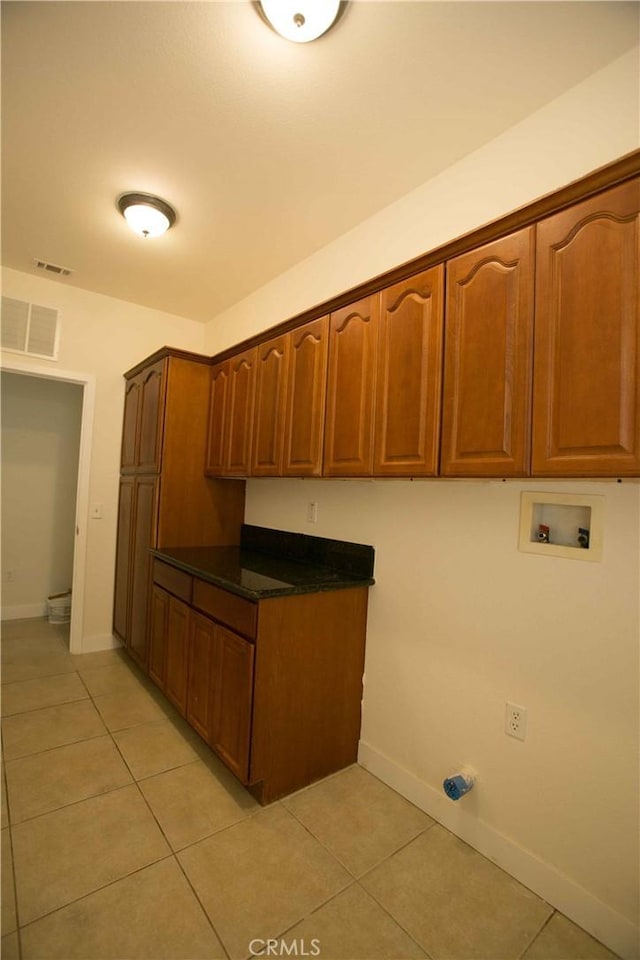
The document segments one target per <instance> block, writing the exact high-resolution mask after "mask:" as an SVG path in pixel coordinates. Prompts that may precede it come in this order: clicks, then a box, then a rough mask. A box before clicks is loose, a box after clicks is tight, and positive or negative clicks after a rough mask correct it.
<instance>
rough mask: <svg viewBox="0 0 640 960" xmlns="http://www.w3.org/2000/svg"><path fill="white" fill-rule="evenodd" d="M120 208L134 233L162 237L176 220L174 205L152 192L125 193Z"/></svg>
mask: <svg viewBox="0 0 640 960" xmlns="http://www.w3.org/2000/svg"><path fill="white" fill-rule="evenodd" d="M118 210H119V211H120V213H121V214H122V216H123V217H124V218H125V220H126V221H127V223H128V224H129V226H130V227H131V229H132V230H133V232H134V233H137V234H138V236H140V237H144V238H145V239H146V238H147V237H160V236H162V234H163V233H166V231H167V230H168V229H169V227H171V226H173V224H174V223H175V222H176V212H175V210H174V209H173V207H172V206H171V205H170V204H168V203H167V202H166V200H161V199H160V197H154V196H153V195H152V194H150V193H123V194H122V196H121V197H119V198H118Z"/></svg>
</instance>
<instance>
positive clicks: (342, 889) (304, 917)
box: [247, 877, 358, 960]
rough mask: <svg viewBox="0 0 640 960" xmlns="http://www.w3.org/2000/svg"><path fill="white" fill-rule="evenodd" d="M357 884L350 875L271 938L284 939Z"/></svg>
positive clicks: (248, 959) (249, 959) (249, 958)
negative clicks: (325, 896) (345, 880)
mask: <svg viewBox="0 0 640 960" xmlns="http://www.w3.org/2000/svg"><path fill="white" fill-rule="evenodd" d="M357 884H358V881H357V880H355V879H354V878H353V877H350V878H349V881H348V883H345V884H344V886H341V887H340V889H339V890H335V891H334V892H333V893H332V894H331V895H330V896H329V897H327V898H326V899H325V900H322V902H321V903H318V904H316V906H314V907H313V908H312V909H311V910H310V911H309V912H308V913H304V914H303V915H302V916H299V917H298V919H297V920H294V921H293V923H291V924H290V925H289V926H288V927H287V928H286V929H285V930H282V931H281V932H279V933H275V934H274V935H273V937H271V938H270V939H273V940H282V939H283V938H284V937H285V936H286V935H287V933H290V932H291V930H293V929H295V927H297V926H298V924H299V923H305V922H306V921H307V920H309V919H310V918H311V917H312V916H313V915H314V914H315V913H317V912H318V910H321V909H322V907H326V905H327V904H328V903H331V901H332V900H335V898H336V897H339V896H340V895H341V894H343V893H344V892H345V891H346V890H350V889H351V887H354V886H357ZM283 955H284V954H283ZM292 956H295V954H292ZM247 960H251V956H249V957H248V958H247ZM320 960H322V954H320Z"/></svg>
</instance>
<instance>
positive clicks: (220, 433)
mask: <svg viewBox="0 0 640 960" xmlns="http://www.w3.org/2000/svg"><path fill="white" fill-rule="evenodd" d="M228 401H229V361H228V360H224V361H223V362H222V363H218V364H216V365H215V366H214V367H212V368H211V386H210V392H209V421H208V428H207V459H206V463H205V473H206V474H207V475H208V476H210V477H221V476H222V475H223V474H224V472H225V439H226V424H227V418H228Z"/></svg>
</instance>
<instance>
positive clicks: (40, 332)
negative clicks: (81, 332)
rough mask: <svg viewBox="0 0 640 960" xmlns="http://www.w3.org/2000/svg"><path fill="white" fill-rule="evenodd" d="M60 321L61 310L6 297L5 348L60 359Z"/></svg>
mask: <svg viewBox="0 0 640 960" xmlns="http://www.w3.org/2000/svg"><path fill="white" fill-rule="evenodd" d="M59 339H60V322H59V319H58V311H57V310H54V309H53V308H52V307H41V306H39V305H38V304H37V303H25V302H24V300H13V299H12V298H11V297H3V298H2V336H1V338H0V342H1V344H2V349H3V350H8V351H10V352H11V353H22V354H24V355H25V356H28V357H41V358H42V359H44V360H57V359H58V342H59Z"/></svg>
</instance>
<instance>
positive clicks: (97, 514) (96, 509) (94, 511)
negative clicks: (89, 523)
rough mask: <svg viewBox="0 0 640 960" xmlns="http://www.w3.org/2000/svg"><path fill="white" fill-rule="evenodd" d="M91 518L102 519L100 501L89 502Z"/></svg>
mask: <svg viewBox="0 0 640 960" xmlns="http://www.w3.org/2000/svg"><path fill="white" fill-rule="evenodd" d="M91 519H92V520H102V504H101V503H92V504H91Z"/></svg>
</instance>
